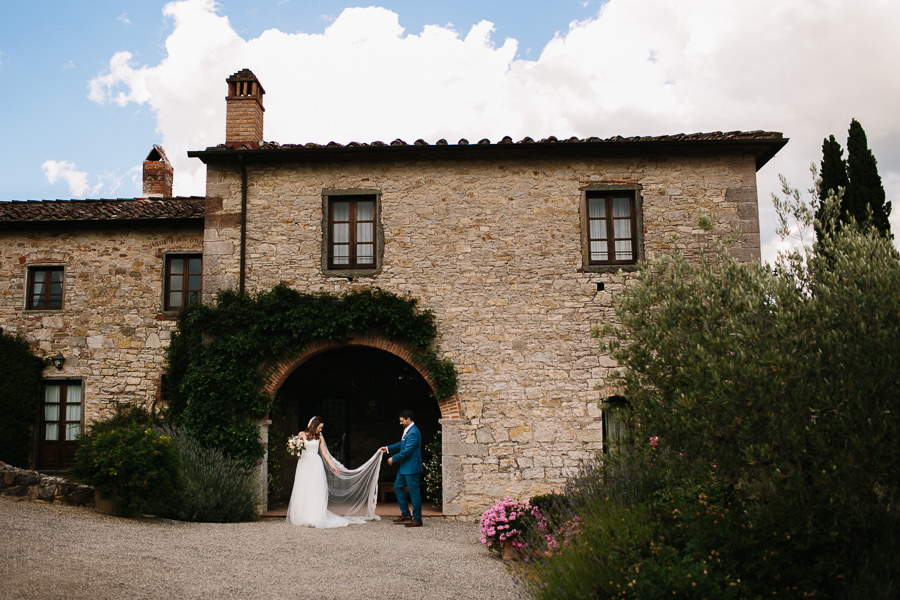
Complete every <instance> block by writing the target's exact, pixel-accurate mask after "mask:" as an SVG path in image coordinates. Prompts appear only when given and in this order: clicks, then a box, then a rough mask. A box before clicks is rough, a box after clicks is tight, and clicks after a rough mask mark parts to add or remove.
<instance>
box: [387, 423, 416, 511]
mask: <svg viewBox="0 0 900 600" xmlns="http://www.w3.org/2000/svg"><path fill="white" fill-rule="evenodd" d="M400 425H401V426H403V428H404V429H403V437H401V438H400V441H399V442H397V443H396V444H391V445H390V446H382V447H381V451H382V452H383V453H385V454H388V453H389V454H392V455H393V456H391V457H390V458H388V464H389V465H397V467H398V469H397V479H395V480H394V493H395V494H397V503H398V504H399V505H400V516H399V517H397V518H396V519H394V523H406V526H407V527H421V526H422V494H421V493H419V474H420V473H421V472H422V435H421V434H420V433H419V428H418V427H416V424H415V423H413V412H412V411H411V410H402V411H400ZM404 488H408V489H409V495H408V496H407V494H406V491H405V490H404ZM410 500H412V515H410V514H409V502H410Z"/></svg>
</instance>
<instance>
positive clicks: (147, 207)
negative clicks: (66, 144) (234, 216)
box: [0, 196, 206, 224]
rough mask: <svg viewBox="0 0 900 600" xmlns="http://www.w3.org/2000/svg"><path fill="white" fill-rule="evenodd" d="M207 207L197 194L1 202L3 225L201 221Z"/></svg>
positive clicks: (0, 219) (0, 220)
mask: <svg viewBox="0 0 900 600" xmlns="http://www.w3.org/2000/svg"><path fill="white" fill-rule="evenodd" d="M205 209H206V200H205V198H201V197H198V196H191V197H177V198H127V199H126V198H119V199H115V200H25V201H21V200H13V201H11V202H0V224H4V223H30V222H42V223H54V222H73V221H74V222H97V221H143V222H146V221H169V220H183V219H189V220H202V219H203V216H204V212H205Z"/></svg>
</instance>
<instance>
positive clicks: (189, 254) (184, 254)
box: [160, 250, 203, 314]
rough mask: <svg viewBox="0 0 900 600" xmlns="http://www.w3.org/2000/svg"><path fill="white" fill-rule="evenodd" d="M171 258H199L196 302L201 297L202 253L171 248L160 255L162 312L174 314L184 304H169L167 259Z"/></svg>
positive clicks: (199, 300)
mask: <svg viewBox="0 0 900 600" xmlns="http://www.w3.org/2000/svg"><path fill="white" fill-rule="evenodd" d="M173 258H199V259H200V289H199V290H197V294H198V295H197V302H198V303H199V302H201V301H202V299H203V253H202V252H197V251H194V250H171V251H168V252H164V253H163V255H162V298H161V299H160V301H161V302H162V309H163V312H164V313H171V314H175V313H177V312H178V311H179V310H181V309H182V308H184V304H183V303H182V305H181V306H179V307H177V308H170V306H169V261H170V260H171V259H173Z"/></svg>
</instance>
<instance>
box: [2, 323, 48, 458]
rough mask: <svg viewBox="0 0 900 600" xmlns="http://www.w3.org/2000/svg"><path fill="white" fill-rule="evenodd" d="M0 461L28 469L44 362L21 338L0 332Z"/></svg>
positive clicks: (38, 414) (38, 412) (38, 407)
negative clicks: (0, 367)
mask: <svg viewBox="0 0 900 600" xmlns="http://www.w3.org/2000/svg"><path fill="white" fill-rule="evenodd" d="M0 356H2V357H3V368H2V369H0V414H2V415H3V418H2V419H0V461H3V462H6V463H9V464H12V465H16V466H18V467H27V466H28V456H29V454H30V452H31V446H32V433H33V427H34V426H35V424H36V423H37V422H38V417H39V416H40V406H41V404H40V402H41V373H42V372H43V369H44V362H43V361H42V360H41V359H40V358H38V357H37V356H35V355H34V354H32V352H31V348H30V347H29V346H28V342H26V341H25V340H24V339H23V338H21V337H18V336H12V335H9V334H6V333H3V330H2V329H0Z"/></svg>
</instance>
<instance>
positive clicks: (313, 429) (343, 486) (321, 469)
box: [287, 417, 382, 529]
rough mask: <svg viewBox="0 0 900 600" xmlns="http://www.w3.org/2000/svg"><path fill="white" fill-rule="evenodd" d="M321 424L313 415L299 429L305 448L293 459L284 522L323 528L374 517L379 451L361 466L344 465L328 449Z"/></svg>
mask: <svg viewBox="0 0 900 600" xmlns="http://www.w3.org/2000/svg"><path fill="white" fill-rule="evenodd" d="M323 427H324V424H323V423H322V419H321V418H320V417H313V418H312V419H310V420H309V423H308V424H307V426H306V430H304V431H302V432H301V433H300V435H301V436H302V437H303V439H304V440H305V449H304V450H303V452H302V453H301V454H300V459H299V460H298V461H297V471H296V473H295V475H294V488H293V490H292V491H291V501H290V503H289V504H288V510H287V522H288V523H290V524H291V525H306V526H308V527H317V528H320V529H324V528H329V527H345V526H347V525H350V524H351V523H362V522H364V521H368V520H372V519H375V520H378V519H379V517H378V516H377V515H376V514H375V503H376V499H377V495H378V473H379V471H380V470H381V458H382V454H381V452H380V451H378V452H376V453H375V454H374V455H373V456H372V458H370V459H369V460H368V461H366V463H365V464H363V465H362V466H361V467H358V468H356V469H347V468H346V467H345V466H344V465H342V464H341V463H340V462H338V460H337V459H335V458H334V457H333V456H331V453H330V452H328V447H327V446H326V445H325V439H324V438H323V437H322V428H323ZM326 466H327V468H326Z"/></svg>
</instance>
